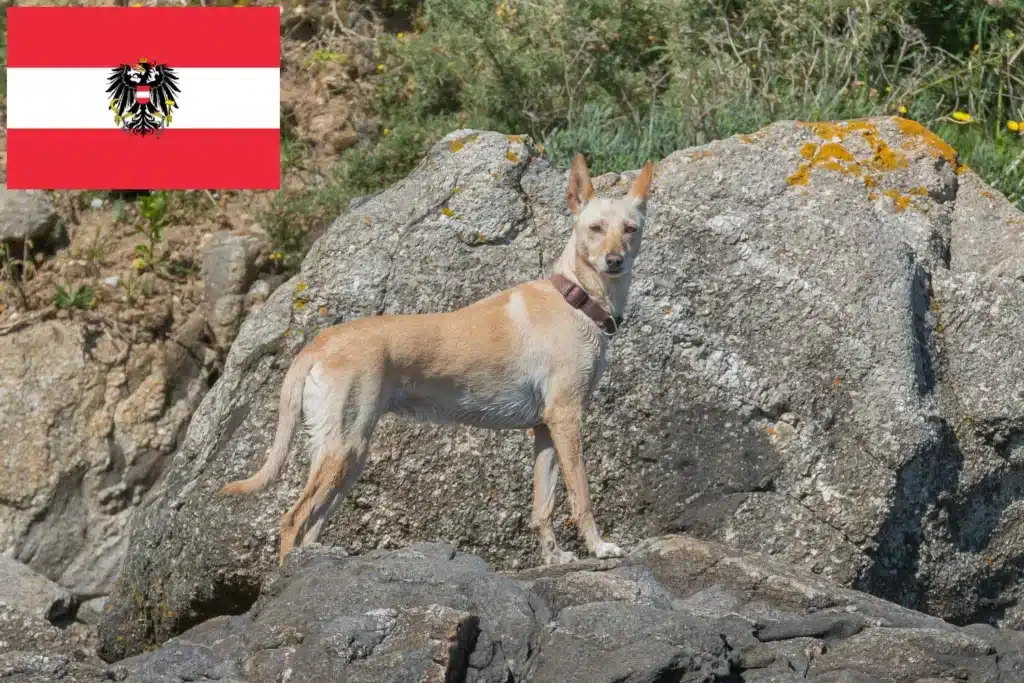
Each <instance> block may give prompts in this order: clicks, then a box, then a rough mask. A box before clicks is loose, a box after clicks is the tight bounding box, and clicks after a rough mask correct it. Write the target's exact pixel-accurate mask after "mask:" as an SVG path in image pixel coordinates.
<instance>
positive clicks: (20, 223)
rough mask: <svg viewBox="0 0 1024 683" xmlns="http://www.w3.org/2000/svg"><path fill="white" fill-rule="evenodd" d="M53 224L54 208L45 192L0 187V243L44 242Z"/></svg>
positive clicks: (55, 222) (55, 215)
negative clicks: (27, 240)
mask: <svg viewBox="0 0 1024 683" xmlns="http://www.w3.org/2000/svg"><path fill="white" fill-rule="evenodd" d="M56 227H57V211H56V209H54V208H53V204H52V203H50V199H49V198H48V197H47V196H46V193H45V192H41V191H37V190H8V189H6V188H0V242H8V243H14V244H20V243H22V242H24V241H25V240H26V239H29V240H32V241H33V242H35V241H40V242H41V241H46V240H47V239H48V238H51V237H53V236H54V235H53V232H54V230H55V229H56Z"/></svg>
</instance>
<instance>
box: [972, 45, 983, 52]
mask: <svg viewBox="0 0 1024 683" xmlns="http://www.w3.org/2000/svg"><path fill="white" fill-rule="evenodd" d="M980 49H981V46H980V45H978V44H977V43H975V44H974V47H972V48H971V52H978V51H979V50H980Z"/></svg>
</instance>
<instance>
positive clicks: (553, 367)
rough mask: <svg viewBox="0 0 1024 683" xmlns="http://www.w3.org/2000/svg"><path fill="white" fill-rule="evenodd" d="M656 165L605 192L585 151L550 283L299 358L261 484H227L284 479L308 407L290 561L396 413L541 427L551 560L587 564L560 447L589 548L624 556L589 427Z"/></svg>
mask: <svg viewBox="0 0 1024 683" xmlns="http://www.w3.org/2000/svg"><path fill="white" fill-rule="evenodd" d="M652 168H653V167H652V165H651V163H650V162H647V164H646V165H645V166H644V168H643V170H642V171H641V173H640V174H639V176H638V177H637V178H636V180H635V181H634V183H633V186H632V188H631V189H630V191H629V194H627V195H626V197H624V198H623V199H617V200H612V199H603V198H597V197H595V194H594V186H593V184H592V183H591V180H590V173H589V171H588V170H587V165H586V163H585V162H584V160H583V157H582V155H579V154H577V155H576V157H575V159H574V160H573V164H572V169H571V170H570V172H569V190H568V202H569V209H570V210H571V211H572V213H573V215H574V216H575V220H574V225H573V231H572V236H571V237H570V238H569V244H568V245H567V246H566V248H565V251H564V252H563V253H562V256H561V257H560V258H559V259H558V261H557V262H556V263H555V265H554V269H553V270H554V274H553V275H552V278H551V279H550V280H535V281H532V282H527V283H525V284H521V285H519V286H517V287H513V288H512V289H508V290H506V291H503V292H499V293H497V294H494V295H492V296H490V297H488V298H486V299H483V300H481V301H478V302H477V303H475V304H472V305H470V306H467V307H465V308H462V309H459V310H456V311H451V312H447V313H432V314H423V315H388V316H375V317H369V318H361V319H359V320H353V321H350V322H346V323H342V324H340V325H336V326H334V327H331V328H329V329H327V330H324V331H323V332H322V333H320V334H319V335H318V336H317V337H316V338H315V339H314V340H313V341H312V342H311V343H310V344H309V346H307V347H306V348H305V349H303V350H302V352H300V353H299V355H298V356H296V358H295V360H294V362H293V363H292V366H291V368H290V369H289V371H288V374H287V375H286V376H285V379H284V385H283V387H282V390H281V406H280V414H279V416H278V426H277V435H276V437H275V439H274V444H273V447H272V449H271V451H270V455H269V457H268V458H267V461H266V463H265V464H264V465H263V467H262V468H261V469H260V471H259V472H257V473H256V474H255V475H253V476H252V477H250V478H249V479H243V480H240V481H234V482H231V483H230V484H227V485H226V486H224V488H223V489H221V491H222V492H223V493H230V494H240V493H250V492H253V491H258V490H260V489H262V488H263V487H265V486H266V485H267V484H269V483H270V482H271V481H273V480H274V479H275V478H276V477H277V474H278V472H279V471H280V469H281V467H282V465H283V464H284V461H285V458H286V457H287V455H288V448H289V443H290V441H291V437H292V432H293V431H294V429H295V425H296V422H297V421H298V419H299V416H300V414H302V415H304V416H305V418H306V426H307V430H308V432H309V437H310V441H311V447H312V454H313V456H312V462H311V464H310V474H309V479H308V481H307V483H306V487H305V489H304V490H303V492H302V495H301V496H299V499H298V500H297V501H296V503H295V505H294V506H293V507H292V508H291V509H290V510H289V511H288V512H287V513H285V515H284V516H283V517H282V518H281V562H284V558H285V555H287V553H288V552H289V551H290V550H291V549H292V547H293V546H294V545H295V543H296V540H297V538H298V537H299V535H300V534H301V535H302V544H308V543H312V542H314V541H315V540H316V538H317V537H318V536H319V534H320V531H321V529H323V526H324V523H325V522H326V521H327V519H328V518H329V517H330V515H331V513H332V512H333V511H334V509H335V508H336V507H337V506H338V505H339V504H340V503H341V501H342V500H343V499H344V497H345V495H346V494H347V493H348V492H349V491H350V490H351V489H352V487H353V486H354V485H355V483H356V481H357V480H358V479H359V475H360V473H362V471H363V467H364V466H365V465H366V458H367V454H368V452H369V448H370V439H371V437H372V435H373V431H374V428H375V427H376V425H377V420H378V419H379V418H380V416H381V415H382V414H384V413H395V414H399V415H404V416H407V417H411V418H415V419H420V420H426V421H431V422H441V423H455V424H466V425H473V426H477V427H485V428H488V429H528V428H533V433H534V444H535V450H536V454H537V460H536V464H535V465H534V473H533V487H534V494H533V518H532V522H531V526H533V527H535V528H536V529H538V532H539V534H540V541H541V552H542V554H543V557H544V561H545V563H547V564H552V563H564V562H571V561H573V560H575V559H576V557H575V555H573V554H572V553H568V552H565V551H563V550H561V549H560V548H559V547H558V543H557V541H556V540H555V532H554V529H553V528H552V525H551V516H552V513H553V510H554V503H555V485H556V483H557V480H558V470H557V465H556V461H555V456H556V454H557V456H558V464H560V465H561V468H562V472H563V473H564V475H565V479H566V488H567V489H568V493H569V503H570V507H571V511H572V517H573V520H574V521H575V522H576V525H577V527H578V528H579V530H580V532H581V533H582V534H583V538H584V539H585V540H586V544H587V549H588V550H589V551H590V552H591V553H592V554H593V555H595V556H597V557H599V558H606V557H620V556H622V554H623V553H622V550H621V549H620V548H619V547H618V546H616V545H614V544H612V543H608V542H606V541H603V540H602V539H601V535H600V534H599V533H598V530H597V525H596V524H595V522H594V515H593V512H592V511H591V507H590V494H589V491H588V488H587V476H586V473H585V471H584V468H583V457H582V442H581V432H580V429H581V420H582V415H583V410H584V408H585V407H586V405H587V404H588V403H589V399H590V395H591V393H592V391H593V389H594V387H595V386H596V385H597V382H598V380H599V379H600V378H601V374H602V373H603V372H604V369H605V351H606V349H607V345H608V339H609V337H610V335H611V334H612V333H614V331H615V329H616V328H617V321H618V320H620V319H621V318H620V316H621V313H622V311H623V309H624V308H625V305H626V295H627V293H628V290H629V283H630V278H631V272H632V266H633V261H634V259H635V258H636V256H637V253H638V252H639V250H640V239H641V234H642V232H643V225H644V220H645V217H646V208H647V192H648V188H649V187H650V184H651V174H652ZM559 276H561V277H559ZM587 295H589V297H588V296H587ZM467 340H472V343H467Z"/></svg>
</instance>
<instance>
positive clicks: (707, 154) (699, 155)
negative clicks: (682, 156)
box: [690, 150, 715, 159]
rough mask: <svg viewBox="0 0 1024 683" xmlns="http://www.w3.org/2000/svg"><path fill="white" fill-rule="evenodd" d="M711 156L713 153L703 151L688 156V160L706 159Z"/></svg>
mask: <svg viewBox="0 0 1024 683" xmlns="http://www.w3.org/2000/svg"><path fill="white" fill-rule="evenodd" d="M713 156H715V153H714V152H709V151H708V150H704V151H702V152H694V153H693V154H691V155H690V158H691V159H706V158H708V157H713Z"/></svg>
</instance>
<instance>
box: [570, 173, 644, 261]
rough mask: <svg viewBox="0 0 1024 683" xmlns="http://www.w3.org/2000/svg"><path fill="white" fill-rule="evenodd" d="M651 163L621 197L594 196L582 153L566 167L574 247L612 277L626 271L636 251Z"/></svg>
mask: <svg viewBox="0 0 1024 683" xmlns="http://www.w3.org/2000/svg"><path fill="white" fill-rule="evenodd" d="M653 171H654V166H653V165H652V164H651V162H650V161H648V162H647V163H646V164H644V167H643V169H642V170H641V171H640V174H639V175H638V176H637V177H636V180H634V181H633V186H632V187H631V188H630V190H629V193H628V194H626V196H625V197H623V198H621V199H607V198H602V197H598V196H596V195H595V193H594V185H593V183H591V181H590V171H589V170H587V162H586V161H584V160H583V155H582V154H577V155H576V157H575V158H574V159H573V161H572V168H571V169H570V170H569V191H568V200H569V210H570V211H572V213H573V215H574V216H575V217H576V220H575V222H574V223H575V225H574V226H573V231H574V232H575V235H576V240H575V241H576V251H577V253H578V255H579V257H580V258H582V259H584V260H585V261H586V262H587V263H588V264H590V266H591V267H592V268H593V269H594V270H596V271H597V272H598V273H600V274H601V275H603V276H605V277H610V278H616V277H619V276H621V275H624V274H626V273H628V272H630V269H631V268H632V267H633V261H634V260H635V259H636V256H637V254H638V253H639V252H640V239H641V237H642V235H643V228H644V221H645V220H646V218H647V191H648V189H650V186H651V175H652V173H653Z"/></svg>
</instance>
